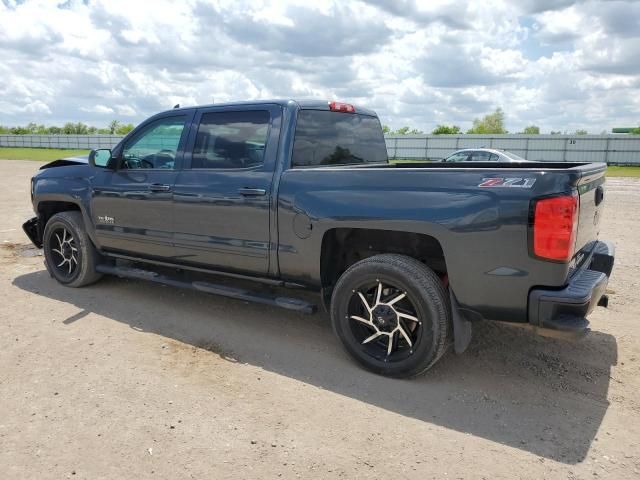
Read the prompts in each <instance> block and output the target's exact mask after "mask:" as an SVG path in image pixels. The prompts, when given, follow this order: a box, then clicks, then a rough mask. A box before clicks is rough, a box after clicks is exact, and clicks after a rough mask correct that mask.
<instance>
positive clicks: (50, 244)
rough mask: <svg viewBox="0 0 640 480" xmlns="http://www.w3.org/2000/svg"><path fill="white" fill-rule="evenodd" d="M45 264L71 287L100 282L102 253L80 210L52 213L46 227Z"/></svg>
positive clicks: (44, 240)
mask: <svg viewBox="0 0 640 480" xmlns="http://www.w3.org/2000/svg"><path fill="white" fill-rule="evenodd" d="M43 249H44V258H45V265H46V267H47V270H48V271H49V273H50V274H51V276H52V277H53V278H55V279H56V280H57V281H58V282H60V283H62V284H63V285H67V286H68V287H83V286H85V285H89V284H91V283H94V282H97V281H98V280H99V279H100V278H101V277H102V274H100V273H98V272H96V269H95V267H96V265H97V264H98V262H99V259H100V254H99V253H98V251H97V250H96V247H95V246H94V245H93V243H92V242H91V239H90V238H89V236H88V235H87V233H86V231H85V229H84V222H83V221H82V215H81V214H80V212H76V211H73V212H62V213H57V214H55V215H54V216H52V217H51V218H50V219H49V221H48V222H47V225H46V226H45V229H44V238H43Z"/></svg>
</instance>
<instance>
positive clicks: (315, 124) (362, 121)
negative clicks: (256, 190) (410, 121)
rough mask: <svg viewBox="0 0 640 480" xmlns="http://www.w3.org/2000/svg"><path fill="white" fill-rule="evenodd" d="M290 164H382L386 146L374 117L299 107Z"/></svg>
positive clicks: (299, 165)
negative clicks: (300, 108) (301, 108)
mask: <svg viewBox="0 0 640 480" xmlns="http://www.w3.org/2000/svg"><path fill="white" fill-rule="evenodd" d="M291 162H292V166H293V167H310V166H317V165H348V164H357V163H386V162H387V146H386V144H385V142H384V135H383V134H382V128H381V126H380V121H379V120H378V119H377V118H376V117H371V116H368V115H358V114H353V113H342V112H332V111H324V110H300V111H299V112H298V120H297V125H296V135H295V140H294V144H293V156H292V160H291Z"/></svg>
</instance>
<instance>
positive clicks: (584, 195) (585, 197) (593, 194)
mask: <svg viewBox="0 0 640 480" xmlns="http://www.w3.org/2000/svg"><path fill="white" fill-rule="evenodd" d="M584 170H585V171H584V172H583V175H582V177H581V178H580V180H579V181H578V195H579V196H580V203H579V217H578V233H577V236H576V246H575V252H579V251H580V250H581V249H582V248H583V247H584V246H585V245H586V244H587V243H589V242H591V241H593V240H596V239H597V238H598V234H599V233H600V220H601V217H602V208H603V207H604V197H605V191H604V189H605V185H604V183H605V172H606V166H605V165H604V164H594V165H593V167H591V166H590V168H586V169H584Z"/></svg>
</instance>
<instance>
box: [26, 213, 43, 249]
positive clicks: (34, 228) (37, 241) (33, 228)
mask: <svg viewBox="0 0 640 480" xmlns="http://www.w3.org/2000/svg"><path fill="white" fill-rule="evenodd" d="M22 230H24V233H26V234H27V237H29V240H31V242H32V243H33V244H34V245H35V246H36V247H38V248H42V232H41V231H40V224H39V222H38V217H33V218H32V219H30V220H27V221H26V222H24V223H23V224H22Z"/></svg>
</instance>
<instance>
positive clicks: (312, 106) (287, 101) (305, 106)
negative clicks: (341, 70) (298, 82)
mask: <svg viewBox="0 0 640 480" xmlns="http://www.w3.org/2000/svg"><path fill="white" fill-rule="evenodd" d="M329 103H330V101H329V100H317V99H304V100H294V99H291V98H280V99H270V100H245V101H240V102H224V103H209V104H205V105H190V106H185V107H181V108H174V109H171V110H166V111H164V112H162V113H166V112H169V111H179V110H187V109H192V108H207V107H232V106H235V105H274V104H275V105H280V106H282V107H284V108H287V107H290V108H291V107H293V108H300V109H301V110H329ZM345 103H349V102H345ZM350 105H353V106H354V108H355V110H356V113H360V114H363V115H370V116H373V117H377V116H378V114H377V113H376V112H375V111H373V110H370V109H368V108H364V107H362V106H359V105H355V104H352V103H351V104H350Z"/></svg>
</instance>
